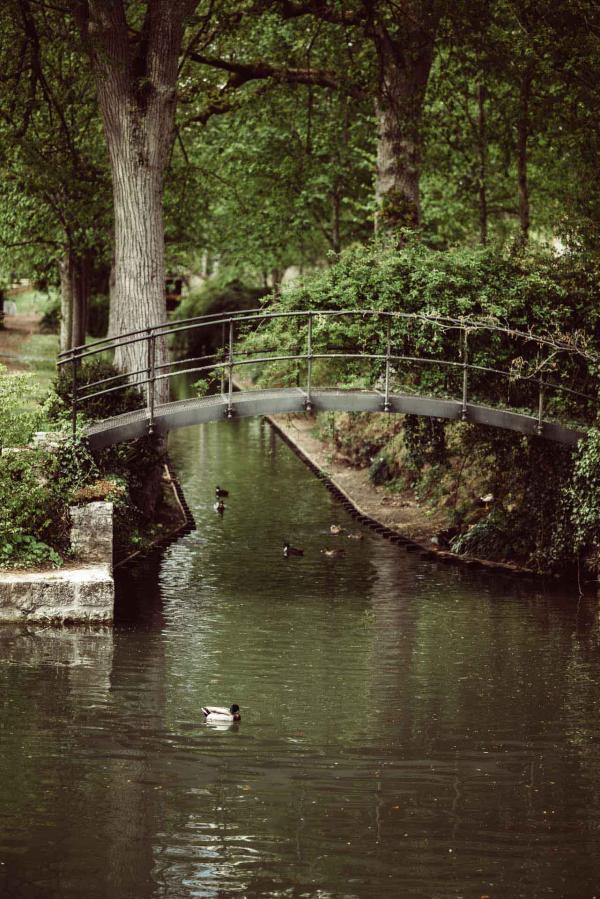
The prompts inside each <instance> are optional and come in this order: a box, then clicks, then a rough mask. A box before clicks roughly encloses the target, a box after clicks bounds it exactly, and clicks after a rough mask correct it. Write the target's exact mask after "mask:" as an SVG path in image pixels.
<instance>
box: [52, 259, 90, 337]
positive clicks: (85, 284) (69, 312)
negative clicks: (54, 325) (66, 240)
mask: <svg viewBox="0 0 600 899" xmlns="http://www.w3.org/2000/svg"><path fill="white" fill-rule="evenodd" d="M90 266H91V260H90V257H89V256H88V255H85V256H78V255H77V254H76V253H75V252H74V251H73V250H71V249H69V250H67V251H66V252H65V255H64V256H63V258H62V260H61V262H60V340H59V342H60V350H61V352H63V351H64V350H70V349H72V348H73V347H76V346H83V344H84V343H85V336H86V332H87V314H88V306H89V297H90Z"/></svg>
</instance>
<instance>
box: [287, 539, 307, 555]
mask: <svg viewBox="0 0 600 899" xmlns="http://www.w3.org/2000/svg"><path fill="white" fill-rule="evenodd" d="M283 555H284V556H285V557H286V558H287V557H288V556H303V555H304V550H303V549H299V548H298V547H297V546H292V545H291V544H290V543H288V542H287V540H286V541H285V543H284V544H283Z"/></svg>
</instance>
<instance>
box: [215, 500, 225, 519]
mask: <svg viewBox="0 0 600 899" xmlns="http://www.w3.org/2000/svg"><path fill="white" fill-rule="evenodd" d="M213 509H214V510H215V512H218V513H219V515H222V514H223V512H224V511H225V503H224V502H223V500H222V499H218V500H217V501H216V503H215V504H214V506H213Z"/></svg>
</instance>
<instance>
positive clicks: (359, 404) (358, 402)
mask: <svg viewBox="0 0 600 899" xmlns="http://www.w3.org/2000/svg"><path fill="white" fill-rule="evenodd" d="M306 400H307V394H306V392H305V391H304V390H301V389H300V388H298V387H289V388H280V389H270V390H248V391H240V392H236V393H234V394H233V397H232V409H233V416H234V417H235V418H246V417H249V416H253V415H278V414H281V413H284V412H304V411H305V403H306ZM310 400H311V404H312V407H313V409H314V410H315V411H319V412H320V411H336V412H338V411H342V412H382V411H383V395H382V394H381V393H379V392H378V391H369V390H339V389H337V390H336V389H332V390H322V389H320V390H313V391H311V395H310ZM389 405H390V409H389V411H390V412H397V413H402V414H407V413H409V414H412V415H425V416H429V417H430V418H446V419H449V420H450V421H457V420H460V419H461V417H462V412H463V409H462V403H460V402H458V401H456V400H444V399H437V398H435V397H424V396H412V395H408V394H398V393H395V394H390V396H389ZM227 409H228V398H227V397H226V396H221V395H220V394H217V395H215V396H208V397H199V398H194V399H187V400H178V401H175V402H172V403H165V404H164V405H160V406H157V407H156V408H155V410H154V431H155V432H156V433H159V434H165V433H168V432H169V431H172V430H175V429H177V428H184V427H188V426H190V425H196V424H202V423H203V422H207V421H220V420H221V419H224V418H225V417H226V413H227ZM465 419H466V421H469V422H473V423H476V424H483V425H491V426H493V427H496V428H504V429H506V430H509V431H517V432H518V433H520V434H529V435H532V436H535V435H537V434H538V420H537V418H535V417H533V416H531V415H525V414H523V413H520V412H511V411H509V410H506V409H494V408H492V407H489V406H480V405H476V404H474V403H467V405H466V414H465ZM149 423H150V422H149V416H148V412H147V410H146V409H140V410H137V411H135V412H127V413H125V414H123V415H118V416H115V417H114V418H110V419H106V420H104V421H100V422H96V423H95V424H93V425H90V426H89V427H88V429H87V431H86V435H87V437H88V439H89V441H90V445H91V447H92V449H103V448H104V447H106V446H112V445H113V444H115V443H120V442H122V441H124V440H133V439H134V438H136V437H142V436H143V435H144V434H146V433H147V432H148V428H149ZM541 436H543V437H545V438H546V439H548V440H552V441H554V442H555V443H562V444H567V445H569V444H570V445H572V444H575V443H577V441H578V440H579V439H580V438H581V437H583V436H584V432H583V431H579V430H575V429H571V428H566V427H563V426H562V425H559V424H556V423H554V422H550V421H543V422H542V431H541Z"/></svg>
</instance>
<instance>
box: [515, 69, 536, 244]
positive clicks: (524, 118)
mask: <svg viewBox="0 0 600 899" xmlns="http://www.w3.org/2000/svg"><path fill="white" fill-rule="evenodd" d="M532 81H533V63H532V62H529V63H527V65H526V67H525V70H524V71H523V73H522V75H521V82H520V85H519V122H518V128H517V130H518V136H517V171H518V181H519V224H520V226H521V241H522V242H523V243H524V244H525V243H527V241H528V240H529V183H528V179H527V164H528V153H527V140H528V138H529V100H530V98H531V84H532Z"/></svg>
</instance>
